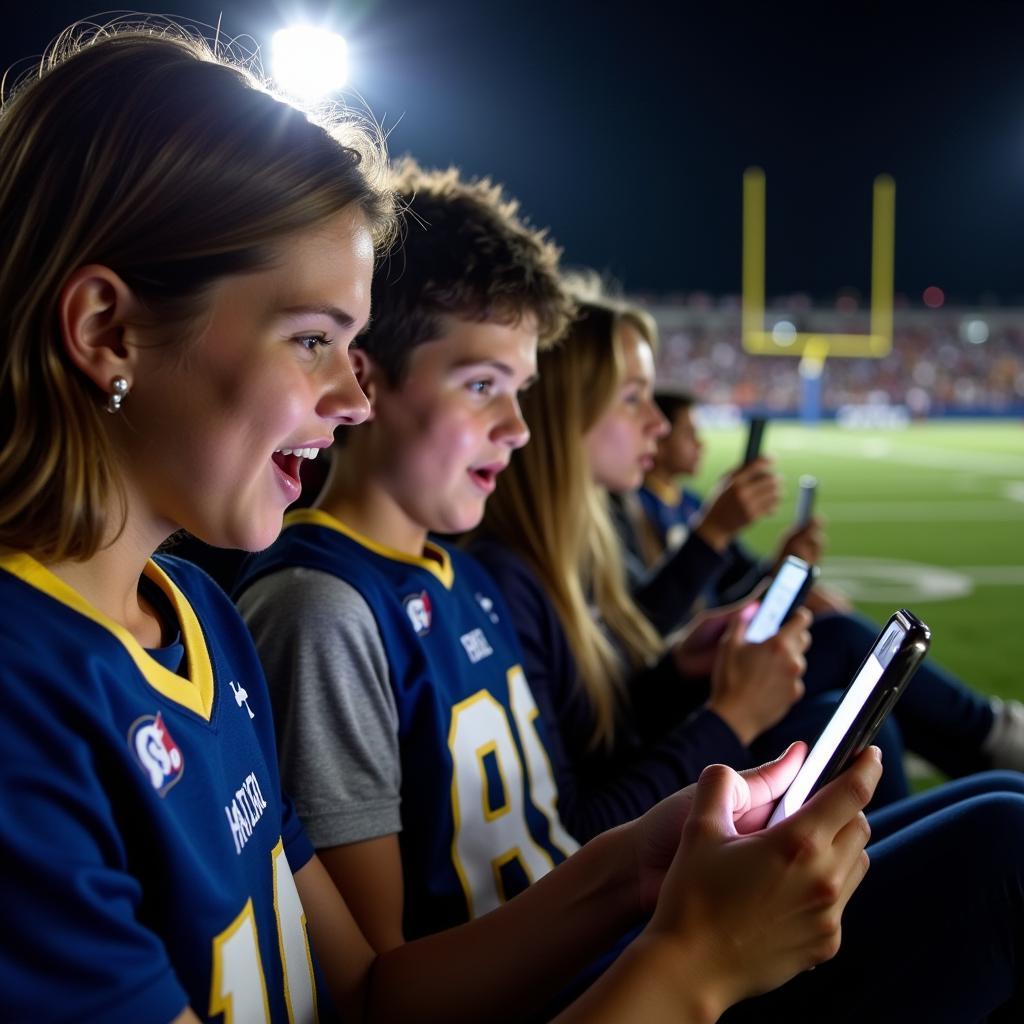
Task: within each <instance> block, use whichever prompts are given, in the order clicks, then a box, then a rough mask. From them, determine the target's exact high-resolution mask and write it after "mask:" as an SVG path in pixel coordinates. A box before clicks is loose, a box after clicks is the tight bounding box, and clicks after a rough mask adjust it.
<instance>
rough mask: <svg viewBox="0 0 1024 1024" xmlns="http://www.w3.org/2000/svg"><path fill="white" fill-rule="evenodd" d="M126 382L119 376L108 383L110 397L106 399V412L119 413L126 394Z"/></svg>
mask: <svg viewBox="0 0 1024 1024" xmlns="http://www.w3.org/2000/svg"><path fill="white" fill-rule="evenodd" d="M128 387H129V385H128V381H127V380H125V378H124V377H122V376H121V375H120V374H118V375H117V376H116V377H114V378H113V379H112V380H111V382H110V397H109V398H108V399H107V412H120V411H121V403H122V402H123V401H124V400H125V397H126V396H127V394H128Z"/></svg>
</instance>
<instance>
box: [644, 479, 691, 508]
mask: <svg viewBox="0 0 1024 1024" xmlns="http://www.w3.org/2000/svg"><path fill="white" fill-rule="evenodd" d="M644 487H646V488H647V490H649V491H650V492H651V494H653V495H654V496H655V497H656V498H657V499H658V501H660V502H661V503H662V505H667V506H668V507H669V508H675V507H676V506H677V505H678V504H679V503H680V502H681V501H682V500H683V492H682V490H681V489H679V488H676V487H673V486H672V485H671V484H666V483H663V482H662V481H661V480H652V479H650V478H648V479H647V480H645V481H644Z"/></svg>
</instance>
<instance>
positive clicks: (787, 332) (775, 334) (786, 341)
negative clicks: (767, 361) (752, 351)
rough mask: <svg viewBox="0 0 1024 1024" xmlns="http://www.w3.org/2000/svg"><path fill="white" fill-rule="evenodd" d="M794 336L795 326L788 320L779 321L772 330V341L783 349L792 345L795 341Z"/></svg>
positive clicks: (795, 332)
mask: <svg viewBox="0 0 1024 1024" xmlns="http://www.w3.org/2000/svg"><path fill="white" fill-rule="evenodd" d="M796 334H797V331H796V324H794V323H793V322H792V321H790V320H780V321H779V322H778V323H777V324H776V325H775V326H774V327H773V328H772V341H774V342H775V344H776V345H781V346H783V347H785V346H786V345H792V344H793V342H794V341H796Z"/></svg>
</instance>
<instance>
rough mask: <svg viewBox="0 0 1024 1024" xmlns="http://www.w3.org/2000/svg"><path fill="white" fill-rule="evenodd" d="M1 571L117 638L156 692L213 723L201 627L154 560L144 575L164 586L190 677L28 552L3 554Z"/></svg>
mask: <svg viewBox="0 0 1024 1024" xmlns="http://www.w3.org/2000/svg"><path fill="white" fill-rule="evenodd" d="M0 569H6V570H7V572H9V573H10V574H11V575H12V576H17V577H18V579H20V580H22V581H23V582H24V583H27V584H28V585H29V586H31V587H34V588H35V589H36V590H39V591H41V592H42V593H44V594H46V595H47V596H49V597H51V598H53V600H55V601H58V602H59V603H60V604H62V605H64V606H65V607H67V608H70V609H71V610H72V611H75V612H77V613H78V614H79V615H82V616H84V617H85V618H87V619H89V620H91V621H92V622H95V623H96V624H97V625H98V626H101V627H102V628H103V629H105V630H107V631H108V632H109V633H111V634H113V636H114V637H115V638H116V639H117V640H118V641H119V642H120V643H121V645H122V646H123V647H124V648H125V650H126V651H127V652H128V654H129V655H130V656H131V659H132V661H134V662H135V665H136V667H137V668H138V670H139V671H140V672H141V673H142V675H143V676H144V677H145V679H146V682H148V683H149V685H150V686H152V687H153V689H154V690H156V691H157V692H158V693H161V694H163V696H165V697H167V698H168V699H169V700H173V701H174V702H175V703H177V704H180V705H181V706H182V707H185V708H187V709H188V710H189V711H192V712H194V713H195V714H197V715H199V716H200V717H201V718H203V719H205V720H206V721H207V722H208V721H209V720H210V715H211V713H212V711H213V664H212V662H211V660H210V652H209V651H208V649H207V647H206V639H205V637H204V636H203V630H202V627H201V626H200V625H199V619H198V618H196V613H195V612H194V611H193V610H192V606H191V605H190V604H189V603H188V600H187V598H186V597H185V595H184V594H183V593H182V592H181V591H180V590H179V589H178V588H177V586H175V584H174V581H173V580H172V579H171V578H170V577H169V576H168V575H167V573H165V572H164V571H163V569H161V568H160V566H159V565H157V564H156V562H154V561H152V559H151V560H150V561H148V562H147V563H146V567H145V569H144V570H143V573H144V575H145V576H146V577H147V578H148V579H149V580H150V581H152V583H153V584H154V585H155V586H157V587H159V588H160V590H161V592H162V593H163V594H164V595H165V596H166V598H167V600H168V602H169V603H170V605H171V608H172V609H173V611H174V615H175V616H176V617H177V620H178V626H179V628H180V630H181V640H182V643H183V644H184V647H185V664H186V666H187V668H188V678H185V677H183V676H180V675H178V674H177V673H176V672H172V671H170V669H167V668H165V667H164V666H163V665H161V664H160V662H158V661H157V660H156V659H155V658H154V657H153V656H152V655H151V654H150V653H149V652H148V651H147V650H146V649H145V648H144V647H143V646H142V645H141V644H140V643H139V642H138V640H136V639H135V637H134V636H132V634H131V633H130V632H128V630H127V629H125V628H124V626H122V625H121V624H120V623H118V622H115V621H114V620H113V619H111V618H110V617H109V616H108V615H105V614H104V613H103V612H101V611H100V610H99V609H98V608H95V607H93V606H92V605H91V604H90V603H89V602H88V601H87V600H86V599H85V598H84V597H82V595H81V594H79V593H78V591H77V590H75V589H74V587H71V586H69V585H68V584H67V583H65V582H64V581H63V580H62V579H60V578H59V577H58V576H55V575H54V574H53V573H52V572H50V570H49V569H47V568H46V566H44V565H43V564H42V563H40V562H38V561H37V560H36V559H34V558H33V557H32V556H31V555H27V554H24V553H23V552H19V553H16V554H11V555H2V556H0Z"/></svg>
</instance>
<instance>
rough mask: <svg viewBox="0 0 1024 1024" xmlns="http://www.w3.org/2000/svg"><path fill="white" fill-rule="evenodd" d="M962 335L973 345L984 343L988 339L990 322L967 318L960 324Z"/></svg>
mask: <svg viewBox="0 0 1024 1024" xmlns="http://www.w3.org/2000/svg"><path fill="white" fill-rule="evenodd" d="M960 336H961V337H962V338H963V339H964V341H968V342H970V343H971V344H972V345H984V344H985V342H986V341H988V324H987V323H986V322H985V321H984V320H965V321H964V322H963V323H962V324H961V325H960Z"/></svg>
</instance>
